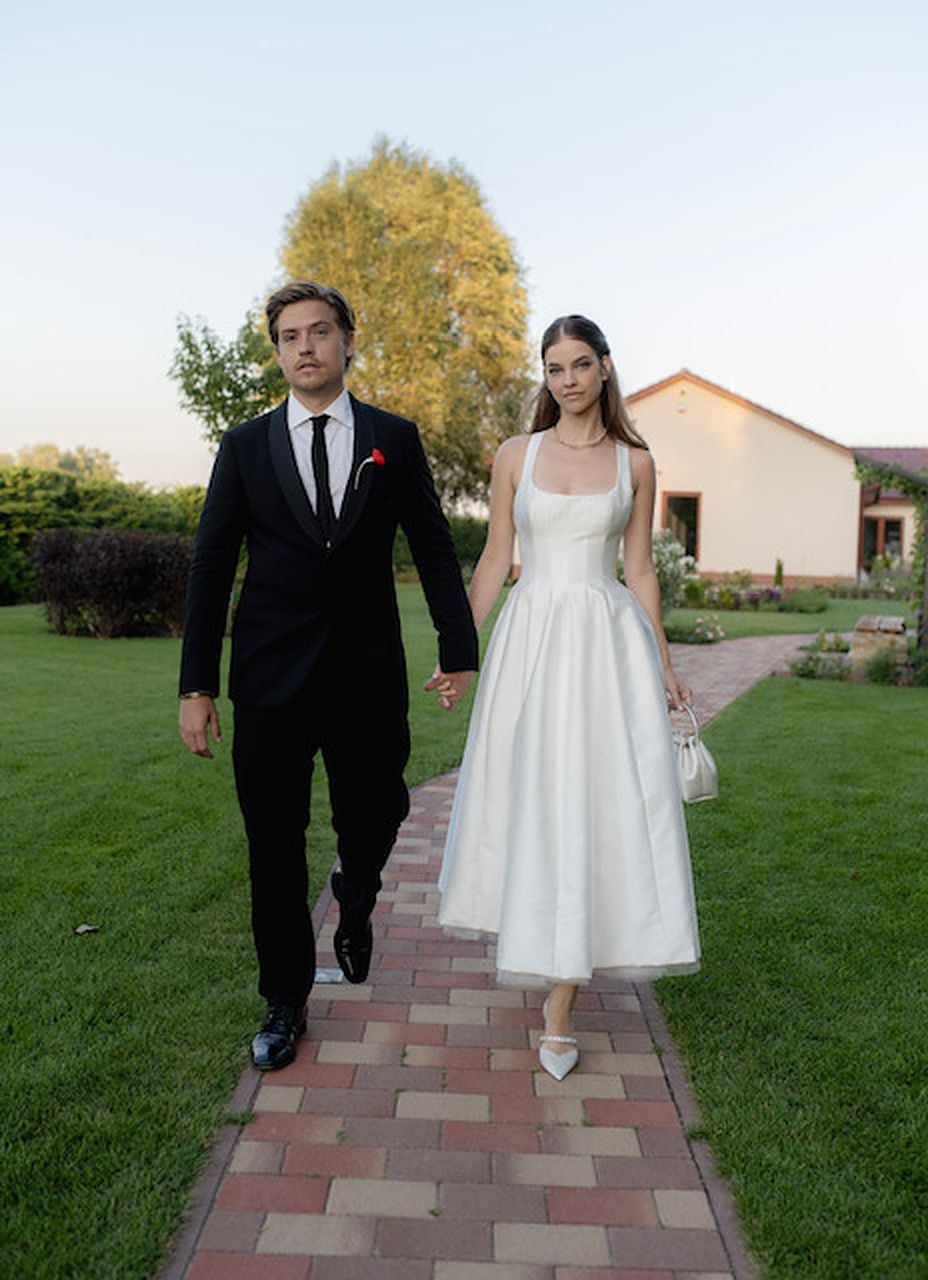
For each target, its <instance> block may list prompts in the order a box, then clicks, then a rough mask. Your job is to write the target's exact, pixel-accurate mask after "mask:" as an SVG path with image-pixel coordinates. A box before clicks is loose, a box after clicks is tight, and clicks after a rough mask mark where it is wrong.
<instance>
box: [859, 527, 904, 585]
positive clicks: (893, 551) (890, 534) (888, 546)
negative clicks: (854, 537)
mask: <svg viewBox="0 0 928 1280" xmlns="http://www.w3.org/2000/svg"><path fill="white" fill-rule="evenodd" d="M882 555H887V556H901V555H902V521H901V520H895V519H893V520H891V519H889V518H888V517H886V516H864V545H863V564H864V568H865V569H866V570H867V571H868V572H869V570H870V566H871V564H872V563H873V557H874V556H882Z"/></svg>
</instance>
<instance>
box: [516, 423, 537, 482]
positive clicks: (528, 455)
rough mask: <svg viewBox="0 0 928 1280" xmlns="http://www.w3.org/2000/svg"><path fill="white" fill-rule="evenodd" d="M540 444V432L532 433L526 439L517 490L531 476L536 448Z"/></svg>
mask: <svg viewBox="0 0 928 1280" xmlns="http://www.w3.org/2000/svg"><path fill="white" fill-rule="evenodd" d="M540 443H541V432H540V431H533V432H532V433H531V435H530V436H529V438H528V444H527V445H526V446H525V455H524V457H523V458H522V474H521V475H520V476H519V483H518V486H517V491H518V489H521V488H522V486H523V485H524V484H526V482H527V480H528V478H529V477H530V476H531V474H532V468H533V467H534V465H535V454H536V453H537V452H538V446H539V444H540Z"/></svg>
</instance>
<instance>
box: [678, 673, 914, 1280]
mask: <svg viewBox="0 0 928 1280" xmlns="http://www.w3.org/2000/svg"><path fill="white" fill-rule="evenodd" d="M926 729H928V690H922V689H896V688H881V687H877V686H873V685H847V684H841V685H837V684H832V683H829V682H813V681H804V680H790V679H782V678H781V679H768V680H766V681H765V682H763V683H762V684H760V685H759V686H757V687H756V688H755V689H754V690H752V691H751V692H750V693H749V694H747V695H746V696H745V697H743V698H741V699H739V700H738V701H737V702H735V703H733V704H732V705H731V706H729V707H728V708H727V709H726V710H725V711H723V712H722V714H721V715H720V716H719V717H718V719H717V720H716V721H714V722H713V723H712V724H711V725H710V726H709V728H708V729H707V731H706V735H705V736H706V740H707V742H708V743H709V744H710V746H711V748H712V750H713V752H714V753H715V755H716V757H717V759H718V761H719V767H720V781H721V795H720V798H719V799H718V800H715V801H712V802H711V803H708V804H701V805H695V806H692V808H691V809H690V811H689V813H688V818H689V828H690V833H691V839H692V848H693V863H694V874H695V879H696V887H697V900H698V909H699V918H700V933H701V939H702V946H703V957H704V968H703V971H702V972H701V973H700V974H699V975H697V976H695V977H690V978H677V979H663V980H662V981H661V982H660V983H658V984H657V985H656V990H657V994H658V997H659V999H660V1003H661V1006H662V1008H663V1010H664V1012H665V1015H666V1017H667V1021H668V1024H669V1027H670V1030H671V1033H672V1035H673V1037H674V1040H675V1041H676V1043H677V1045H678V1046H679V1047H680V1050H681V1055H682V1057H683V1060H684V1062H685V1064H686V1066H687V1068H688V1074H689V1076H690V1079H691V1080H692V1082H693V1085H694V1091H695V1093H696V1096H697V1099H698V1102H699V1106H700V1112H701V1116H702V1119H703V1124H704V1131H703V1136H705V1138H706V1140H707V1141H708V1142H709V1144H710V1145H711V1147H712V1150H713V1153H714V1155H715V1159H716V1162H717V1164H718V1167H719V1170H720V1172H721V1174H722V1176H723V1177H724V1178H726V1179H727V1180H728V1182H729V1185H730V1186H731V1187H732V1190H733V1192H734V1196H735V1199H736V1201H737V1204H738V1208H739V1211H740V1215H741V1218H742V1221H743V1222H744V1224H745V1228H746V1231H747V1235H748V1238H749V1241H750V1243H751V1245H752V1248H753V1250H754V1252H755V1255H756V1256H757V1258H758V1259H759V1260H760V1262H761V1264H762V1267H763V1272H762V1274H763V1275H764V1276H765V1277H767V1280H806V1278H810V1280H811V1278H812V1277H815V1280H850V1278H851V1277H853V1280H916V1277H921V1278H922V1280H923V1278H924V1277H925V1276H928V950H926V919H928V869H926V863H925V832H926V827H928V822H926V820H928V786H926V779H928V734H926Z"/></svg>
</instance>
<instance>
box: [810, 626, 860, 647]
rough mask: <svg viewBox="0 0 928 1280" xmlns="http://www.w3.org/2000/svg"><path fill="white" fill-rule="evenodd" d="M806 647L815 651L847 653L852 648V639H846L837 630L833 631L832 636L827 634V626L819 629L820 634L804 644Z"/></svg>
mask: <svg viewBox="0 0 928 1280" xmlns="http://www.w3.org/2000/svg"><path fill="white" fill-rule="evenodd" d="M802 647H803V648H804V649H808V650H811V651H812V652H814V653H847V652H848V651H849V650H850V647H851V645H850V641H848V640H845V638H844V636H842V635H840V634H839V633H838V632H837V631H833V632H832V634H831V635H830V636H828V635H826V633H825V628H824V627H821V628H820V629H819V632H818V635H817V636H816V637H815V639H814V640H813V642H812V643H811V644H806V645H803V646H802Z"/></svg>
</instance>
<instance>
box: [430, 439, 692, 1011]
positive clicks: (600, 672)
mask: <svg viewBox="0 0 928 1280" xmlns="http://www.w3.org/2000/svg"><path fill="white" fill-rule="evenodd" d="M541 440H542V433H541V432H537V433H535V434H533V435H532V436H531V438H530V439H529V442H528V446H527V448H526V452H525V460H524V463H523V467H522V474H521V476H520V479H519V486H518V489H517V491H516V494H515V499H514V505H513V520H514V523H515V527H516V531H517V533H518V536H519V544H520V547H521V551H522V571H521V575H520V577H519V579H518V581H517V582H516V583H515V585H514V586H513V587H512V588H511V590H510V591H509V594H508V596H507V598H506V600H505V602H504V604H503V606H502V608H501V609H500V612H499V615H498V616H497V619H496V623H495V625H494V627H493V631H492V634H491V636H490V639H489V642H488V645H487V649H486V653H485V656H484V660H483V664H482V669H481V671H480V673H479V679H478V683H477V689H476V694H475V697H474V704H473V711H472V714H471V720H470V724H469V727H468V733H467V741H466V744H465V748H464V754H463V757H462V760H461V768H460V773H459V777H458V783H457V788H456V790H455V794H454V799H453V802H452V807H451V815H450V819H449V825H448V832H447V837H446V840H445V847H444V856H443V860H442V868H441V873H440V876H439V882H438V884H439V891H440V905H439V909H438V923H439V925H441V926H442V927H443V928H444V929H445V930H447V931H448V932H449V934H452V935H455V936H465V937H473V936H481V935H496V943H497V947H496V968H497V979H498V981H500V982H503V983H512V984H517V985H520V986H533V985H543V984H549V983H551V982H554V981H564V982H576V983H580V984H582V983H586V982H588V981H589V980H590V978H591V977H592V975H593V973H594V971H596V972H605V973H608V974H611V975H614V976H618V977H625V978H630V979H648V978H654V977H660V976H661V975H664V974H679V973H693V972H696V971H697V970H698V969H699V968H700V947H699V935H698V927H697V919H696V906H695V900H694V894H693V877H692V869H691V866H690V854H689V844H688V840H687V831H686V823H685V818H684V811H683V802H682V798H681V794H680V788H679V784H678V781H677V776H676V771H675V764H674V757H673V747H672V730H671V725H670V718H669V715H668V712H667V699H666V695H665V692H664V678H663V670H662V666H661V660H660V651H659V649H658V645H657V639H656V637H655V634H654V629H653V627H652V625H651V621H650V619H649V618H648V615H647V613H646V612H645V610H644V608H643V607H642V605H641V603H640V602H639V601H638V599H637V598H636V597H635V595H634V594H633V593H632V591H631V590H629V588H628V587H626V586H624V585H623V584H622V583H620V582H619V581H618V578H617V577H616V564H617V558H618V549H619V540H620V538H621V537H622V534H623V532H624V530H625V526H626V524H627V523H628V520H629V517H630V515H631V511H632V502H633V496H634V495H633V491H632V477H631V466H630V459H629V452H630V449H629V446H627V445H625V444H624V443H621V442H618V441H616V442H615V446H616V480H615V483H614V484H613V486H612V488H611V489H609V490H608V491H607V492H600V493H593V494H563V493H551V492H549V491H547V490H543V489H539V488H538V486H537V484H536V483H535V480H534V469H535V459H536V457H537V454H538V447H539V445H540V443H541Z"/></svg>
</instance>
